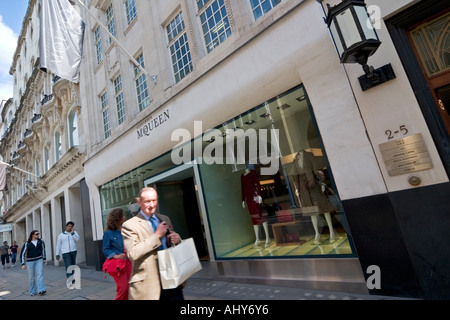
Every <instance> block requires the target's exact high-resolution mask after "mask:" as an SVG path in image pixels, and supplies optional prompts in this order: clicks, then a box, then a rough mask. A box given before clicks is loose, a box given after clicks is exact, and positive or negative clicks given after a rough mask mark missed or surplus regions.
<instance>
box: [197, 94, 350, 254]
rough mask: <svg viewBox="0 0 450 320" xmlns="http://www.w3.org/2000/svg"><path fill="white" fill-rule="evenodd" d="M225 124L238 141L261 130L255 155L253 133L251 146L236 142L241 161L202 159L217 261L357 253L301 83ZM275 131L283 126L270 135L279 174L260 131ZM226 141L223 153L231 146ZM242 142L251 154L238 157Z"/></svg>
mask: <svg viewBox="0 0 450 320" xmlns="http://www.w3.org/2000/svg"><path fill="white" fill-rule="evenodd" d="M230 128H231V129H232V130H233V131H230ZM218 129H219V130H221V132H223V136H224V137H226V136H227V132H228V133H230V132H232V133H233V139H234V138H236V140H237V141H239V138H238V136H239V133H237V134H236V133H235V132H238V131H236V130H241V131H240V133H241V134H245V133H246V132H248V131H249V129H254V130H255V132H257V136H258V143H257V146H258V152H257V153H256V154H257V156H255V154H252V152H251V148H252V146H251V145H250V143H251V142H250V141H248V140H249V139H247V144H246V145H245V146H242V141H246V139H240V143H241V145H239V142H237V143H235V144H234V149H233V150H232V151H231V153H232V154H234V155H235V157H234V163H229V161H228V162H225V161H224V163H223V164H217V163H216V164H207V163H205V162H203V163H201V164H199V168H200V174H201V181H202V188H203V190H204V192H203V193H204V198H205V202H206V208H207V213H208V219H209V224H210V230H211V238H212V242H213V247H214V250H215V255H216V258H217V259H242V258H261V257H277V256H278V257H293V256H307V257H311V256H324V255H326V256H328V255H343V256H352V255H353V250H352V245H351V239H350V238H349V235H348V232H347V230H346V224H345V217H344V212H343V210H342V207H341V205H340V201H339V199H338V196H337V192H336V190H335V189H334V188H333V184H332V177H331V173H330V171H329V169H328V166H327V162H326V158H325V154H324V151H323V149H322V147H321V144H320V137H319V135H318V132H317V129H316V128H315V126H314V123H313V119H312V117H311V108H310V106H309V102H308V99H307V96H306V92H305V90H304V88H303V87H302V86H300V87H297V88H295V89H293V90H290V91H289V92H287V93H285V94H283V95H280V96H278V97H277V98H274V99H272V100H270V101H268V102H266V103H264V104H262V105H261V106H259V107H257V108H254V109H253V110H251V111H250V112H248V113H245V114H242V115H240V116H239V117H237V118H235V119H232V120H231V121H228V122H227V123H225V124H223V125H222V126H221V127H220V128H218ZM261 129H265V130H267V131H264V130H261ZM227 130H228V131H227ZM269 130H275V131H277V134H276V135H269V134H267V136H266V137H265V139H267V141H268V143H269V145H270V146H268V147H267V150H268V151H269V153H271V154H270V157H271V158H273V159H276V161H278V162H279V163H278V166H277V167H278V170H277V171H276V173H274V174H266V173H264V170H263V169H264V168H267V167H268V166H269V165H268V164H267V163H264V162H263V161H261V159H259V158H258V156H259V155H260V154H261V153H260V152H259V151H261V150H260V149H261V144H260V141H259V140H260V139H261V138H262V137H261V135H260V133H261V132H263V133H264V135H265V134H266V132H269ZM275 138H276V139H275ZM274 140H276V141H274ZM225 144H226V143H225V142H224V151H223V152H224V154H226V151H227V150H225V149H227V148H228V149H229V147H225ZM228 145H230V144H228ZM239 148H241V149H245V157H244V158H243V157H242V155H243V153H241V157H239V156H238V155H239V151H238V149H239ZM274 152H275V153H277V154H276V156H275V157H274V154H273V153H274ZM228 158H229V157H228ZM270 165H271V166H272V167H273V164H270Z"/></svg>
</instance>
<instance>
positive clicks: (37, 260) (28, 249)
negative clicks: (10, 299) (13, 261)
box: [20, 230, 47, 296]
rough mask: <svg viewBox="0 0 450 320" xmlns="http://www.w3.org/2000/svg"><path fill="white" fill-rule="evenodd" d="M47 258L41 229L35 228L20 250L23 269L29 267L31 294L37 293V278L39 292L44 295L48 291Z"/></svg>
mask: <svg viewBox="0 0 450 320" xmlns="http://www.w3.org/2000/svg"><path fill="white" fill-rule="evenodd" d="M46 259H47V258H46V256H45V243H44V241H42V239H40V238H39V231H38V230H33V231H31V233H30V236H29V237H28V240H27V242H25V244H24V245H23V247H22V251H21V252H20V262H21V264H22V270H27V269H28V280H29V283H30V296H34V295H35V294H36V280H37V288H38V293H39V294H40V295H44V294H45V293H46V292H47V291H46V289H45V284H44V264H46V263H47V261H46Z"/></svg>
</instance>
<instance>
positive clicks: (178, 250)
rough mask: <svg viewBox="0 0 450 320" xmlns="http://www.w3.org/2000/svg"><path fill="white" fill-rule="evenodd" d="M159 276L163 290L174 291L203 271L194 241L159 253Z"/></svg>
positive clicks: (190, 239)
mask: <svg viewBox="0 0 450 320" xmlns="http://www.w3.org/2000/svg"><path fill="white" fill-rule="evenodd" d="M158 264H159V274H160V276H161V285H162V287H163V289H174V288H176V287H178V286H179V285H180V284H182V283H183V282H184V281H186V280H187V279H188V278H189V277H190V276H192V275H193V274H194V273H196V272H197V271H200V270H201V269H202V265H201V264H200V260H199V258H198V254H197V249H195V243H194V239H192V238H188V239H186V240H182V241H181V243H180V244H178V245H177V246H175V247H171V248H168V249H165V250H160V251H158Z"/></svg>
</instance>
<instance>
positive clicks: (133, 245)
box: [122, 188, 184, 300]
mask: <svg viewBox="0 0 450 320" xmlns="http://www.w3.org/2000/svg"><path fill="white" fill-rule="evenodd" d="M136 201H137V203H138V204H139V206H140V211H139V213H138V214H137V215H136V216H134V217H133V218H131V219H129V220H127V221H125V222H124V224H123V225H122V235H123V240H124V244H125V249H126V251H127V255H128V258H129V259H130V260H131V262H132V263H133V271H132V273H131V278H130V293H129V295H130V299H132V300H158V299H159V300H184V297H183V290H182V286H179V287H178V288H175V289H167V290H163V289H162V288H161V280H160V275H159V271H158V270H159V269H158V261H157V257H158V250H160V249H166V248H168V247H170V245H171V244H178V243H180V241H181V239H180V235H179V234H178V233H176V232H174V231H173V229H172V222H171V221H170V219H169V217H168V216H165V215H162V214H159V213H156V209H157V207H158V194H157V192H156V190H155V189H153V188H143V189H142V190H141V191H140V192H139V195H138V197H137V198H136Z"/></svg>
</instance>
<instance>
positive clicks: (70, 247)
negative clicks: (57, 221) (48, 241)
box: [56, 221, 80, 278]
mask: <svg viewBox="0 0 450 320" xmlns="http://www.w3.org/2000/svg"><path fill="white" fill-rule="evenodd" d="M74 226H75V223H74V222H73V221H69V222H67V223H66V230H65V231H64V232H62V233H60V234H59V236H58V239H57V240H56V260H58V261H59V260H60V259H61V256H60V253H62V257H63V260H64V265H65V267H66V277H67V278H69V277H70V276H71V275H72V274H73V272H74V271H72V272H71V273H68V272H67V269H68V268H69V266H74V265H76V260H77V241H78V240H80V236H79V235H78V233H77V232H76V231H75V230H74V229H73V228H74Z"/></svg>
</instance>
